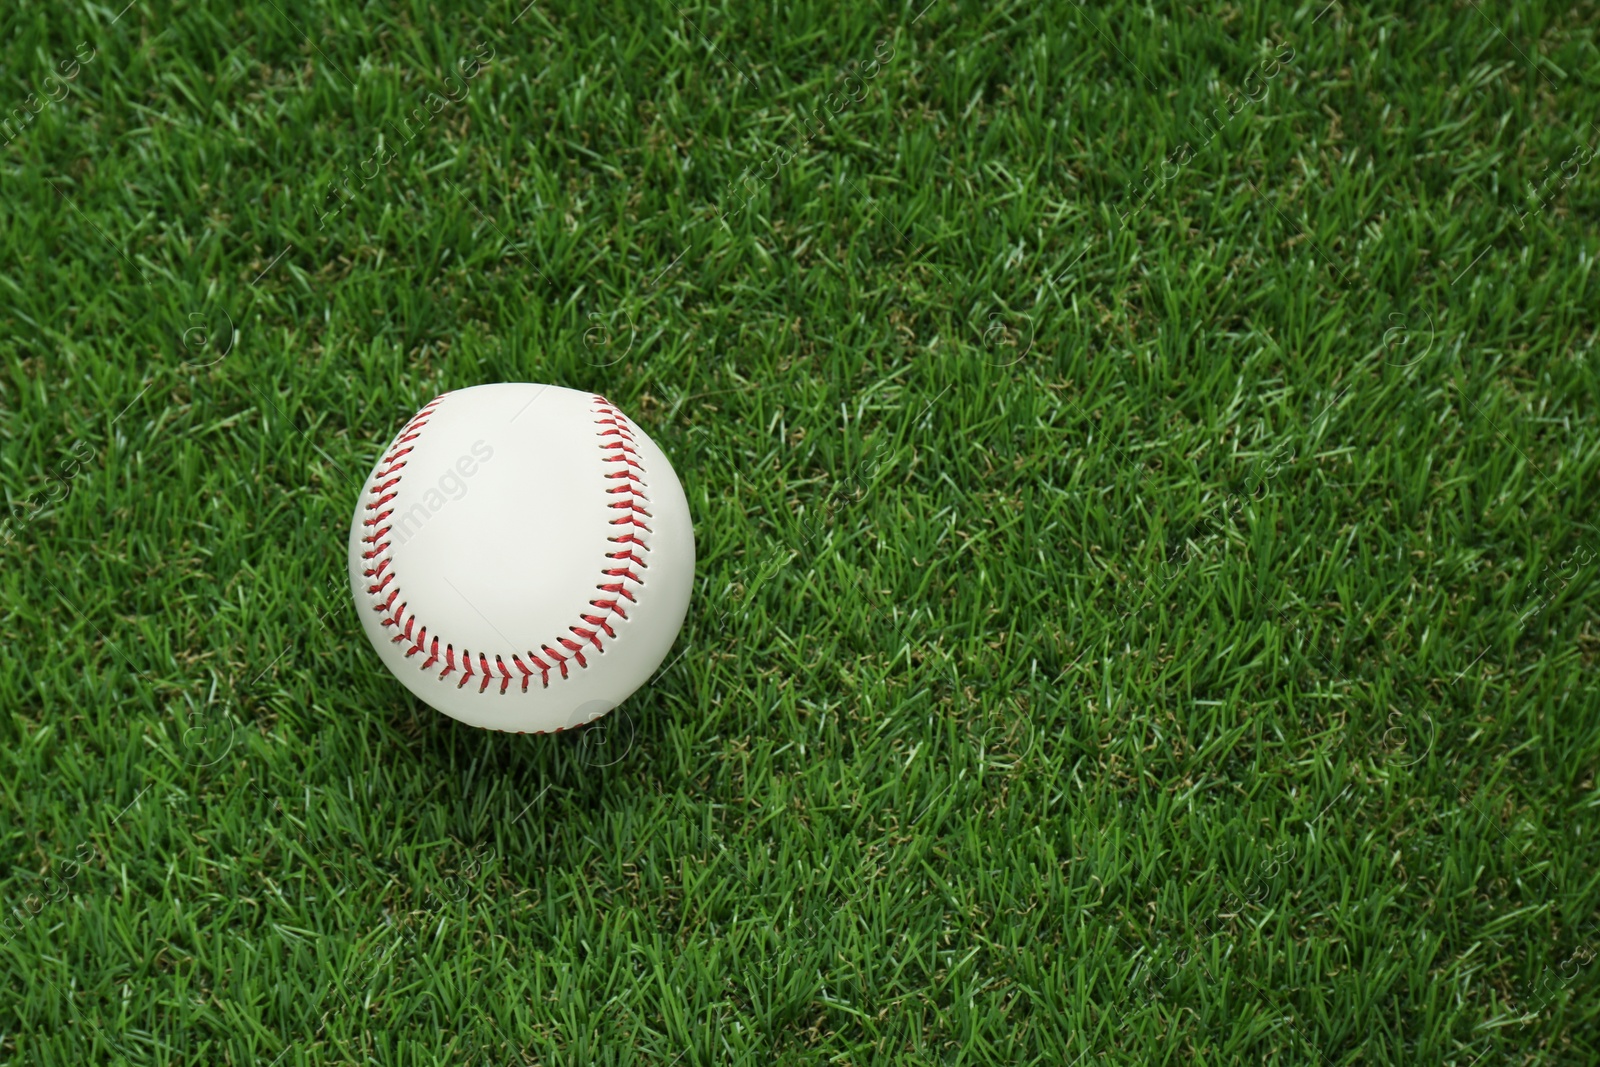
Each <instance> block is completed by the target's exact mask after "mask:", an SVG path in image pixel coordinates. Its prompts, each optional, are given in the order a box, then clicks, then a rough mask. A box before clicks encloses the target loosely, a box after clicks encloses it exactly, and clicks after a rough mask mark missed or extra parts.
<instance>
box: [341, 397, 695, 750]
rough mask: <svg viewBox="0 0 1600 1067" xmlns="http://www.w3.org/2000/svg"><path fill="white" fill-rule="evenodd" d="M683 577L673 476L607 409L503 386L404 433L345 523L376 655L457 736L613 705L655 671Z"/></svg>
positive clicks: (566, 722) (566, 723) (562, 725)
mask: <svg viewBox="0 0 1600 1067" xmlns="http://www.w3.org/2000/svg"><path fill="white" fill-rule="evenodd" d="M693 577H694V531H693V529H692V528H691V525H690V522H689V505H688V501H687V500H685V499H684V494H683V487H682V486H681V485H680V484H679V483H678V476H677V475H676V474H675V473H674V472H673V469H672V464H670V463H669V462H667V457H666V456H665V455H664V454H663V453H662V451H661V449H660V448H658V447H656V444H655V442H654V441H652V440H650V437H649V435H648V434H646V433H645V432H644V431H643V430H642V429H640V428H639V427H638V426H637V425H636V424H635V423H634V422H633V420H631V419H629V418H628V417H627V416H626V415H624V414H623V413H622V412H621V411H619V410H618V409H617V408H616V407H615V406H614V405H612V404H611V403H610V402H609V401H607V400H606V399H605V398H604V397H601V396H596V395H594V394H593V393H585V392H580V391H578V390H574V389H563V388H561V387H559V386H554V385H528V384H518V383H503V384H499V385H479V386H474V387H472V388H470V389H460V390H456V391H454V392H448V393H444V394H442V395H440V396H438V397H435V398H434V399H433V400H431V401H430V402H429V403H428V404H427V405H426V406H425V407H424V408H423V409H422V410H421V411H419V412H417V414H416V416H415V417H414V418H412V419H411V420H410V421H409V422H407V423H406V424H405V425H404V426H403V427H401V429H400V432H399V433H397V434H396V435H395V437H394V440H393V441H391V442H390V443H389V446H388V447H387V448H385V449H384V450H383V452H382V454H381V457H380V458H379V460H378V462H377V463H376V464H375V465H374V466H373V468H372V473H371V475H369V476H368V478H367V481H366V484H365V485H364V486H363V487H362V490H361V498H360V501H359V502H358V503H357V504H356V510H355V517H354V518H353V519H352V520H351V523H350V584H351V590H352V592H353V594H354V596H355V602H356V608H357V614H359V615H360V617H361V625H362V628H363V629H364V630H366V633H367V637H368V639H369V640H371V642H372V647H373V648H374V649H376V650H377V653H378V658H379V659H381V660H382V661H383V664H384V666H386V667H388V668H389V671H390V673H391V674H393V675H394V676H395V677H396V678H398V679H399V680H400V682H401V684H403V685H404V686H405V687H406V688H407V689H409V690H411V691H412V692H413V693H415V694H416V695H417V696H418V697H419V698H421V699H422V700H423V702H425V703H426V704H428V705H429V706H431V707H433V708H436V709H437V710H439V711H442V712H444V713H445V714H446V715H449V716H451V717H452V718H455V719H459V720H461V721H462V722H464V723H468V724H470V725H472V726H481V727H484V728H486V729H490V730H505V731H510V732H514V733H551V732H554V731H558V730H564V729H567V728H568V727H572V726H579V725H582V724H583V723H586V722H591V721H593V720H594V719H596V718H598V717H600V716H601V715H604V714H605V713H606V712H608V711H610V710H611V709H612V708H614V707H616V706H617V705H618V704H620V703H622V702H623V701H624V700H626V699H627V698H628V696H629V695H630V694H631V693H633V691H634V690H636V689H638V688H639V687H640V686H641V685H643V684H644V683H645V682H646V681H648V680H649V678H650V676H651V674H652V673H653V672H654V671H655V670H656V668H657V667H659V666H660V665H661V662H662V660H663V659H665V658H666V655H667V651H668V649H670V648H671V647H672V643H673V640H674V639H675V638H676V637H677V634H678V629H679V628H680V627H681V626H682V625H683V617H684V613H685V612H686V611H687V610H688V606H689V589H690V585H691V584H692V581H693Z"/></svg>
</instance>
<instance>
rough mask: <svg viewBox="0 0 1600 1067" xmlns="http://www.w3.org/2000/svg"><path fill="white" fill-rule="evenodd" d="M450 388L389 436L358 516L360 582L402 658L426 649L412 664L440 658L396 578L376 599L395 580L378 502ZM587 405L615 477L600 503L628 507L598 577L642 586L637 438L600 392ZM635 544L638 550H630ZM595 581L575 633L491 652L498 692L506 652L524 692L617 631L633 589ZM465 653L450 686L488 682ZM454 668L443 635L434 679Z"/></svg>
mask: <svg viewBox="0 0 1600 1067" xmlns="http://www.w3.org/2000/svg"><path fill="white" fill-rule="evenodd" d="M449 395H450V394H449V393H441V394H440V395H438V396H436V397H434V398H433V399H432V400H430V401H429V402H428V403H427V405H426V406H424V407H423V409H422V410H421V411H419V412H417V414H416V415H415V416H414V417H413V418H412V419H411V421H410V422H408V423H406V424H405V426H404V427H403V428H402V429H401V430H400V433H399V434H397V435H396V436H395V439H394V442H393V443H392V444H391V445H390V446H389V447H390V449H391V451H389V453H388V454H387V455H385V456H384V457H383V459H382V460H381V461H380V464H379V465H380V466H383V467H385V469H384V470H381V471H377V472H375V473H374V474H373V476H372V482H373V485H372V486H371V488H369V489H368V490H367V494H368V495H369V496H372V497H373V498H374V499H373V500H372V501H371V502H370V503H368V504H367V505H366V510H367V511H371V512H377V514H375V515H373V516H372V517H371V518H369V519H366V520H364V521H363V522H362V523H361V525H362V526H363V527H364V528H366V527H380V528H379V529H376V530H374V532H373V533H372V534H371V535H369V536H367V537H363V538H361V540H360V543H361V544H365V545H371V546H373V547H372V548H371V549H369V550H367V551H365V552H363V553H362V554H361V559H362V560H364V561H369V562H371V563H372V565H371V566H370V567H369V568H368V569H367V570H364V571H363V572H362V576H363V577H365V578H370V579H374V580H378V581H377V584H375V585H368V586H367V594H368V595H369V596H371V597H372V598H373V603H372V605H371V607H372V610H373V611H375V612H377V613H378V614H379V615H381V616H382V622H381V625H382V626H393V627H394V628H395V633H394V636H393V637H392V638H391V640H392V641H394V642H395V643H397V644H406V645H408V646H409V647H407V649H406V652H405V658H406V659H411V658H412V657H413V656H415V655H417V654H418V653H422V654H423V655H424V656H425V657H426V658H425V659H423V660H422V661H421V662H420V663H419V664H418V667H419V669H421V670H425V671H426V670H432V669H433V668H434V667H435V666H436V665H437V664H438V662H439V659H440V653H439V636H438V635H437V634H435V635H434V636H433V638H432V641H431V642H430V641H429V638H428V628H427V627H426V626H422V627H421V628H420V629H418V622H417V617H416V615H415V614H412V615H409V616H408V615H407V614H406V603H405V601H403V600H402V601H400V606H399V607H395V601H396V600H398V599H399V597H400V586H399V585H398V584H395V585H394V588H393V589H391V590H390V591H389V595H388V597H387V598H386V599H380V598H381V597H382V594H383V591H384V589H385V587H387V586H389V585H390V584H391V583H395V582H396V572H395V571H394V570H391V569H390V567H391V565H392V564H393V562H394V561H393V559H392V558H391V557H390V556H389V555H388V552H389V549H390V542H389V541H387V540H384V538H385V537H386V535H387V534H388V533H389V531H390V530H391V529H393V527H391V526H386V525H383V523H384V521H385V520H387V519H388V518H389V516H391V515H393V514H394V509H393V508H384V505H385V504H388V503H389V502H391V501H392V500H394V499H395V498H396V497H397V496H399V492H398V491H397V490H396V489H395V487H396V486H398V485H399V484H400V481H401V479H402V478H404V477H405V475H404V474H403V473H402V472H403V471H404V470H405V466H406V464H407V463H408V462H409V460H407V459H406V457H407V456H408V455H410V454H411V452H412V451H413V450H414V449H415V448H416V446H415V445H412V444H409V442H412V441H415V440H417V439H418V438H419V437H421V436H422V434H421V430H422V428H423V427H424V426H426V425H427V424H428V417H429V416H430V415H432V414H433V413H434V411H435V409H437V408H438V406H439V404H440V403H441V402H442V401H443V400H444V398H445V397H447V396H449ZM594 410H595V412H596V414H597V415H598V416H599V418H597V419H596V420H595V425H596V426H599V427H601V429H600V430H597V431H596V434H595V436H596V437H597V438H598V439H599V447H600V452H601V462H603V463H606V464H609V465H615V466H617V467H618V469H617V470H613V471H608V472H607V473H606V474H604V475H602V477H603V478H605V479H606V480H607V481H617V482H620V483H621V484H619V485H616V486H613V487H610V488H608V489H607V490H606V494H607V496H613V495H617V496H620V497H621V499H618V500H617V501H615V502H614V503H609V504H607V505H606V507H607V509H608V510H609V509H614V510H618V511H625V512H627V514H625V515H622V516H620V517H618V518H614V519H611V520H609V525H611V526H628V527H632V529H630V530H629V531H628V532H626V533H624V534H621V535H619V536H616V537H608V538H606V540H607V541H608V542H610V543H611V544H614V545H617V546H618V550H617V551H615V552H607V553H606V559H607V560H614V561H617V562H616V563H613V564H611V565H610V566H608V567H605V568H603V569H602V570H601V571H600V575H599V577H601V578H602V579H626V580H627V581H629V582H633V583H635V584H637V585H640V586H642V585H644V578H642V577H641V576H640V575H639V574H638V573H637V572H638V571H644V570H647V569H649V564H648V563H646V562H645V557H644V556H641V555H639V552H645V553H648V552H649V551H650V545H649V543H648V542H647V541H645V540H643V539H642V538H640V537H639V535H638V533H636V532H635V531H643V532H644V533H647V534H648V533H651V532H652V531H651V529H650V527H649V526H646V525H645V524H644V523H642V522H640V521H639V517H640V516H642V517H644V518H646V519H648V518H651V517H652V516H651V514H650V512H649V511H648V510H646V509H645V508H644V507H642V506H641V505H643V504H648V503H649V502H650V497H649V495H648V494H646V493H645V492H643V489H644V488H646V487H647V485H648V483H646V482H645V480H644V479H643V478H642V477H640V473H642V472H643V471H644V465H643V464H641V463H640V462H639V461H638V460H637V458H636V457H637V456H638V455H639V451H638V449H637V448H636V447H635V445H636V443H637V442H636V441H635V439H634V435H633V426H632V424H630V423H629V422H628V419H627V416H625V415H623V414H622V412H620V411H618V410H617V409H616V408H614V407H612V406H611V402H610V401H609V400H607V399H606V398H605V397H603V396H595V397H594ZM401 446H404V447H401ZM635 472H640V473H635ZM380 509H382V510H380ZM635 549H637V550H638V551H635ZM386 572H387V573H386ZM379 579H381V580H379ZM595 588H596V589H598V590H600V591H601V592H603V593H607V594H610V595H609V596H606V597H601V598H596V599H593V600H590V601H589V607H590V608H596V609H599V612H600V613H599V614H596V613H595V612H594V611H588V610H586V611H583V612H580V613H579V615H578V619H579V621H580V622H581V623H583V625H581V626H579V625H573V626H568V627H567V632H568V633H570V634H573V635H575V638H574V637H565V636H562V637H556V638H553V639H552V640H551V641H550V642H548V643H546V644H542V645H540V646H539V648H538V650H537V651H535V650H532V649H529V650H527V651H524V652H512V653H495V655H494V664H495V667H497V668H498V669H499V672H500V694H501V695H502V696H504V695H505V693H506V691H507V690H508V689H509V688H510V686H511V683H512V682H513V681H514V680H516V676H514V675H513V674H512V673H511V670H510V668H509V667H507V666H506V660H507V659H508V658H509V659H510V661H511V663H512V664H513V665H514V666H515V667H516V668H517V671H518V672H520V674H521V681H522V692H524V693H526V692H527V691H528V684H529V683H530V682H531V681H532V680H533V676H534V670H535V669H537V671H538V675H539V684H540V686H541V687H544V688H548V687H549V685H550V672H551V671H552V670H555V671H559V672H560V675H561V677H562V678H568V677H570V676H571V673H570V671H569V670H568V667H567V664H568V662H569V661H571V662H574V663H576V664H577V665H578V667H580V668H583V667H587V666H588V665H589V661H588V660H587V659H585V658H584V652H585V650H586V649H587V648H588V647H589V646H591V645H592V646H593V647H594V649H595V651H597V652H604V651H605V646H604V645H602V644H601V643H600V635H601V634H604V635H605V636H606V637H612V638H614V637H616V636H617V631H616V629H615V628H614V627H613V626H612V625H611V620H612V617H613V616H615V617H616V618H618V619H622V620H624V621H626V620H627V618H628V613H627V611H626V609H625V608H624V607H623V604H622V601H623V600H626V601H627V602H628V603H630V604H632V603H637V602H638V598H637V597H636V596H634V595H633V591H632V590H630V589H629V588H628V587H627V586H626V585H624V584H623V582H622V581H618V580H612V581H601V582H597V583H596V584H595ZM414 629H415V630H416V636H415V638H413V637H412V631H413V630H414ZM552 646H558V647H552ZM563 649H565V652H563V651H562V650H563ZM524 657H526V658H527V663H525V662H523V658H524ZM472 658H473V654H472V653H471V652H470V651H468V650H467V649H462V650H461V662H460V668H459V669H460V673H461V678H460V680H459V681H458V682H457V683H456V688H457V689H460V688H462V687H464V686H465V685H466V684H467V682H468V681H469V680H471V678H472V677H473V675H474V674H477V675H480V676H481V681H480V683H479V685H478V692H479V693H483V692H485V691H487V690H488V688H489V685H490V683H491V682H493V681H494V673H495V671H494V668H491V667H490V665H489V654H488V653H486V652H482V651H480V652H478V654H477V658H478V665H477V669H476V670H474V668H473V663H472ZM546 658H548V660H549V662H546ZM528 663H532V664H533V668H530V667H529V666H528ZM456 670H457V663H456V653H455V645H453V644H452V643H450V642H448V641H447V642H445V646H444V670H442V671H440V672H439V681H444V680H445V678H447V677H449V676H450V674H451V673H452V672H454V671H456ZM565 729H568V727H565V726H560V727H557V728H556V729H554V730H535V731H532V732H533V733H560V732H561V731H562V730H565ZM516 732H517V733H519V734H521V733H527V732H528V731H525V730H518V731H516Z"/></svg>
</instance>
